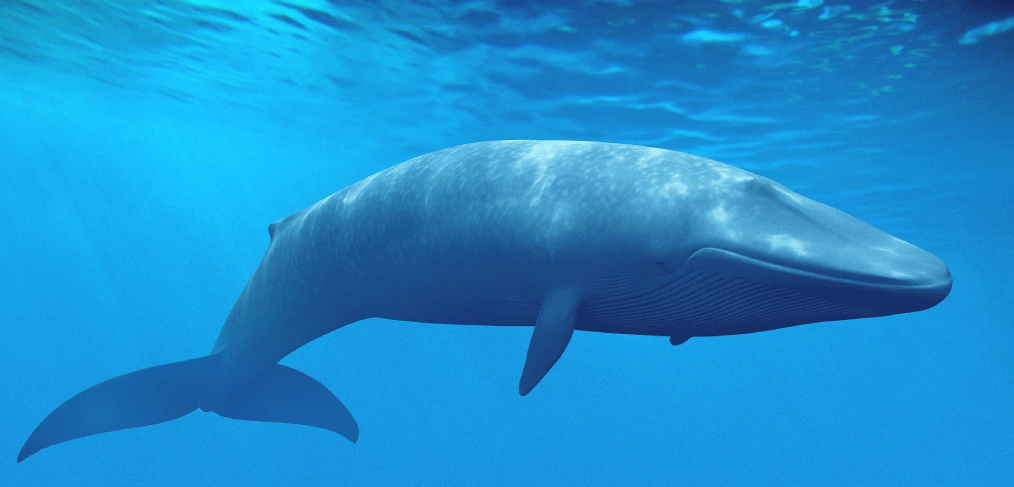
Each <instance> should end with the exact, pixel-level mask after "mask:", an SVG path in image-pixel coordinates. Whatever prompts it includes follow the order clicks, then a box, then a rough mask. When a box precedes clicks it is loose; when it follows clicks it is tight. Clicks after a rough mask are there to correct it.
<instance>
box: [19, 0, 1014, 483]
mask: <svg viewBox="0 0 1014 487" xmlns="http://www.w3.org/2000/svg"><path fill="white" fill-rule="evenodd" d="M526 138H530V139H577V140H594V141H608V142H622V143H632V144H641V145H648V146H653V147H661V148H666V149H672V150H678V151H683V152H689V153H693V154H697V155H701V156H705V157H709V158H713V159H716V160H719V161H722V162H726V163H729V164H733V165H736V166H739V167H742V168H744V169H747V170H749V171H753V172H756V173H758V174H761V175H764V176H767V177H770V178H772V179H774V180H776V181H779V182H781V183H782V184H784V185H786V186H788V187H789V188H791V189H793V190H795V191H797V192H799V193H801V194H803V195H805V196H808V197H810V198H813V199H815V200H817V201H820V202H823V203H826V204H829V205H831V206H833V207H836V208H839V209H841V210H844V211H846V212H848V213H850V214H852V215H855V216H857V217H859V218H861V219H863V220H865V221H867V222H869V223H871V224H873V225H875V226H877V227H879V228H881V229H883V230H885V231H887V232H889V233H891V234H893V235H896V236H898V237H900V238H902V239H904V240H906V241H909V242H911V243H913V244H915V245H917V246H919V247H921V248H924V249H926V250H928V251H930V252H932V253H934V254H935V255H937V256H938V257H940V258H941V259H943V260H944V261H945V262H946V263H947V264H948V265H949V267H950V270H951V273H952V274H953V276H954V288H953V291H952V293H951V295H950V296H949V297H948V298H947V299H946V300H945V301H944V302H943V303H941V304H939V305H938V306H936V307H934V308H932V309H929V310H927V311H923V312H919V313H913V314H907V315H900V316H891V317H884V318H875V319H864V320H856V321H844V322H831V323H818V324H811V325H805V326H799V327H793V328H787V329H781V330H776V331H770V332H764V333H757V334H751V335H741V336H730V337H715V338H693V339H691V340H690V341H688V342H687V343H685V344H683V345H680V346H678V347H673V346H671V345H670V344H669V342H668V340H667V339H666V338H664V337H643V336H624V335H605V334H595V333H586V332H579V333H576V334H575V336H574V338H573V340H572V341H571V344H570V346H569V347H568V351H567V353H566V354H564V356H563V358H562V359H561V360H560V362H559V363H558V364H557V365H556V366H555V367H554V368H553V371H552V372H551V373H550V374H548V376H547V377H546V378H545V379H544V380H543V381H542V383H541V385H540V386H539V387H538V388H537V389H536V390H535V391H534V392H533V393H532V394H530V395H529V396H527V397H520V396H519V395H518V392H517V381H518V378H519V376H520V373H521V368H522V365H523V363H524V359H525V351H526V349H527V346H528V341H529V339H530V336H531V328H527V327H517V328H515V327H506V328H497V327H481V326H449V325H435V324H415V323H402V322H394V321H388V320H380V319H371V320H366V321H362V322H358V323H355V324H353V325H350V326H347V327H345V328H342V329H340V330H338V331H336V332H334V333H332V334H330V335H328V336H325V337H324V338H321V339H318V340H316V341H314V342H312V343H310V344H308V345H307V346H305V347H303V348H301V349H300V350H298V351H296V352H295V353H293V354H292V355H291V356H289V357H287V358H286V359H285V360H283V362H282V363H284V364H287V365H290V366H292V367H295V368H297V369H299V370H301V371H303V372H305V373H307V374H308V375H310V376H312V377H314V378H316V379H318V380H319V381H320V382H322V383H323V384H325V385H326V386H327V387H328V388H330V389H331V390H332V391H333V392H334V393H335V394H336V395H337V396H338V397H339V398H341V400H342V401H343V402H344V403H345V405H346V406H348V408H349V410H350V411H351V412H352V414H353V415H354V416H355V417H356V419H357V421H358V423H359V426H360V428H361V430H362V433H361V436H360V440H359V443H358V444H352V443H350V442H348V441H346V440H345V439H344V438H342V437H340V436H338V435H336V434H334V433H331V432H328V431H324V430H318V429H312V428H307V427H301V426H292V425H280V424H268V423H253V422H246V421H235V420H228V419H225V418H221V417H218V416H216V415H214V414H204V413H196V414H191V415H189V416H186V417H185V418H182V419H179V420H176V421H172V422H169V423H164V424H160V425H156V426H151V427H146V428H139V429H132V430H126V431H120V432H114V433H108V434H103V435H98V436H93V437H88V438H84V439H79V440H75V441H71V442H68V443H64V444H60V445H57V446H54V447H51V448H48V449H45V450H43V451H41V452H39V453H38V454H36V455H35V456H33V457H31V458H29V459H28V460H26V461H25V462H23V463H20V464H18V463H15V458H16V456H17V452H18V450H19V449H20V448H21V445H22V444H23V443H24V441H25V439H27V437H28V435H29V434H30V433H31V431H32V430H33V429H34V428H35V426H36V425H37V424H38V423H39V422H40V421H41V420H42V419H43V418H44V417H45V416H46V415H47V414H48V413H49V412H50V411H52V410H53V408H55V407H56V406H58V405H59V404H61V403H62V402H63V401H65V400H66V399H68V398H70V397H71V396H73V395H74V394H76V393H78V392H80V391H82V390H84V389H85V388H87V387H90V386H92V385H94V384H96V383H98V382H100V381H103V380H106V379H108V378H111V377H113V376H116V375H120V374H123V373H126V372H130V371H133V370H137V369H140V368H143V367H149V366H153V365H158V364H163V363H167V362H173V361H178V360H183V359H187V358H192V357H197V356H201V355H205V354H206V353H207V352H208V351H209V350H210V349H211V346H212V344H213V343H214V340H215V338H216V337H217V335H218V331H219V329H220V327H221V325H222V323H223V321H224V320H225V317H226V315H227V314H228V312H229V310H230V309H231V307H232V305H233V303H234V301H235V299H236V297H237V296H238V295H239V293H240V291H241V290H242V288H243V285H244V284H245V282H246V280H247V278H248V277H249V276H250V274H251V273H252V272H253V270H254V268H255V266H256V265H257V263H258V261H259V260H260V257H261V255H262V253H263V252H264V250H265V249H266V247H267V243H268V234H267V231H266V229H267V225H268V224H269V223H271V222H273V221H275V220H277V219H279V218H282V217H284V216H286V215H289V214H290V213H293V212H295V211H297V210H299V209H302V208H304V207H306V206H308V205H310V204H312V203H314V202H316V201H318V200H320V199H321V198H323V197H325V196H327V195H329V194H331V193H333V192H335V191H337V190H339V189H341V188H343V187H345V186H347V185H349V184H351V183H353V182H355V181H357V180H359V179H361V178H363V177H365V176H367V175H369V174H372V173H374V172H376V171H378V170H380V169H383V168H385V167H388V166H391V165H393V164H396V163H398V162H401V161H404V160H406V159H409V158H411V157H414V156H417V155H421V154H423V153H426V152H430V151H433V150H437V149H441V148H444V147H449V146H452V145H456V144H462V143H468V142H475V141H482V140H493V139H526ZM1012 183H1014V4H1012V3H1011V2H1006V1H998V2H994V3H990V2H972V1H957V2H941V1H918V0H896V1H851V0H833V1H823V2H822V1H821V0H798V1H789V2H786V3H773V2H760V1H751V0H723V1H703V0H698V1H688V2H667V1H657V2H641V1H624V0H611V1H583V2H582V1H541V2H515V1H493V0H476V1H469V2H455V1H441V0H417V1H414V2H412V1H394V0H386V1H366V0H361V1H358V0H286V1H281V0H273V1H244V2H239V1H224V0H206V1H198V0H194V1H184V0H163V1H156V0H133V1H128V0H123V1H112V0H89V1H70V0H65V1H58V0H53V1H46V2H30V1H26V0H0V227H2V229H0V276H2V283H3V284H2V287H0V324H2V326H0V354H2V357H3V358H2V360H0V393H2V398H3V401H2V403H0V418H2V421H0V483H2V484H3V485H24V486H30V485H47V486H48V485H103V486H114V485H124V486H128V485H129V486H135V485H146V486H157V485H248V486H258V485H462V484H464V485H475V484H505V485H563V484H572V485H787V484H809V485H1014V477H1012V472H1014V419H1012V416H1014V415H1012V414H1011V412H1012V411H1014V365H1012V357H1014V333H1012V329H1014V327H1012V324H1014V318H1012V317H1011V310H1012V309H1014V297H1012V293H1014V291H1012V290H1014V285H1012V284H1011V277H1012V275H1014V259H1012V258H1011V252H1012V249H1014V218H1012V213H1014V211H1012V208H1014V191H1012V188H1011V186H1012Z"/></svg>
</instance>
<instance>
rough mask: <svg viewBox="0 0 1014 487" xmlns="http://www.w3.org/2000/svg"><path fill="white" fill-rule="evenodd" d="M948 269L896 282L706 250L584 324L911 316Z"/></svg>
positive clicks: (712, 332) (720, 325)
mask: <svg viewBox="0 0 1014 487" xmlns="http://www.w3.org/2000/svg"><path fill="white" fill-rule="evenodd" d="M942 274H943V275H941V276H940V277H939V279H937V280H934V281H933V282H916V283H911V282H906V283H903V284H891V283H885V282H883V281H884V279H882V278H877V277H874V278H872V279H869V280H860V279H855V278H854V277H853V276H849V277H848V278H846V277H840V276H835V275H834V274H832V273H830V272H828V273H826V274H823V273H817V272H812V271H808V270H800V269H794V268H791V267H787V266H784V265H779V264H774V263H771V262H765V261H763V260H760V259H756V258H752V257H747V256H744V255H741V254H738V253H735V252H731V251H728V250H722V249H717V248H703V249H700V250H698V251H696V252H694V254H693V255H691V256H690V258H689V259H687V261H686V262H685V263H684V264H683V265H682V266H681V267H680V268H679V269H678V270H677V271H676V272H674V273H673V274H671V275H670V278H669V279H667V280H666V282H665V284H663V285H662V286H661V287H658V288H655V289H651V290H648V289H643V290H641V291H640V292H632V293H627V294H624V295H622V296H617V297H614V298H612V299H607V300H604V301H600V302H598V303H594V304H592V305H590V306H589V308H588V309H587V317H588V319H589V321H590V323H589V326H588V327H587V328H586V329H590V330H595V331H607V328H609V329H622V330H624V331H623V332H624V333H637V334H645V335H669V336H680V337H689V336H720V335H738V334H744V333H753V332H758V331H766V330H773V329H777V328H785V327H789V326H795V325H802V324H806V323H816V322H822V321H839V320H850V319H856V318H871V317H876V316H886V315H892V314H898V313H909V312H913V311H920V310H923V309H926V308H930V307H932V306H934V305H936V304H937V303H939V302H940V301H942V300H943V299H944V298H945V297H946V296H947V294H948V293H949V292H950V289H951V276H950V273H949V272H947V271H946V268H944V269H943V273H942ZM609 331H611V330H609Z"/></svg>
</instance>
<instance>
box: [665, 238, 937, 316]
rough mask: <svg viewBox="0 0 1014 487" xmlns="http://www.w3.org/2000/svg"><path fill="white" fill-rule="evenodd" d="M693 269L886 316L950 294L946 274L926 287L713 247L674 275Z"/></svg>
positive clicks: (700, 252) (927, 304) (926, 305)
mask: <svg viewBox="0 0 1014 487" xmlns="http://www.w3.org/2000/svg"><path fill="white" fill-rule="evenodd" d="M696 270H703V271H707V272H713V273H718V274H721V275H724V276H726V277H727V278H740V279H747V280H750V281H754V282H763V283H765V284H768V285H775V286H779V287H783V288H790V289H793V290H795V291H797V292H803V293H806V294H810V295H813V296H819V297H821V298H824V299H828V300H831V301H836V302H842V303H849V304H853V305H857V306H864V307H865V306H870V305H875V307H877V308H881V309H882V310H883V311H886V312H887V313H888V314H894V313H899V312H907V311H918V310H922V309H926V308H929V307H932V306H934V305H936V304H937V303H939V302H940V301H942V300H943V299H944V298H945V297H946V296H947V294H948V293H950V290H951V284H952V279H951V277H950V274H947V278H946V279H942V280H939V281H937V282H931V283H927V284H921V283H920V284H896V283H884V282H875V281H868V280H859V279H852V278H847V277H839V276H834V275H829V274H823V273H818V272H813V271H809V270H803V269H797V268H793V267H788V266H785V265H782V264H775V263H772V262H767V261H764V260H760V259H757V258H753V257H749V256H746V255H742V254H739V253H737V252H732V251H729V250H723V249H718V248H713V247H705V248H702V249H700V250H698V251H696V252H694V253H693V255H691V256H690V258H688V259H687V261H686V262H685V263H684V264H683V266H682V267H681V268H680V270H679V271H678V272H679V273H687V272H693V271H696Z"/></svg>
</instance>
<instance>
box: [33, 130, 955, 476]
mask: <svg viewBox="0 0 1014 487" xmlns="http://www.w3.org/2000/svg"><path fill="white" fill-rule="evenodd" d="M269 231H270V232H271V235H272V239H271V244H270V245H269V246H268V250H267V253H266V254H265V255H264V258H263V259H262V260H261V263H260V265H258V266H257V270H256V271H255V272H254V274H253V276H252V277H251V278H250V281H249V282H248V283H247V286H246V288H245V289H244V290H243V293H242V294H241V295H240V297H239V299H238V300H237V301H236V304H235V306H234V307H233V309H232V312H231V313H230V314H229V317H228V319H227V320H226V323H225V326H224V327H223V329H222V332H221V334H220V335H219V338H218V341H217V343H216V344H215V346H214V349H213V350H212V353H211V354H209V355H207V356H204V357H197V358H193V359H189V360H183V361H179V362H172V363H168V364H163V365H158V366H154V367H148V368H145V369H140V370H137V371H134V372H130V373H127V374H123V375H120V376H117V377H113V378H112V379H109V380H106V381H103V382H100V383H98V384H96V385H94V386H92V387H90V388H88V389H86V390H84V391H82V392H80V393H78V394H77V395H75V396H73V397H71V398H70V399H68V400H67V401H65V402H64V403H63V404H61V405H60V406H58V407H57V408H56V409H54V410H53V412H51V413H50V414H49V415H48V416H46V418H45V419H43V420H42V422H41V423H40V424H39V425H38V426H37V427H36V428H35V430H34V431H33V432H32V433H31V435H30V436H29V437H28V439H27V440H26V441H25V444H24V446H22V448H21V451H20V452H19V453H18V461H19V462H20V461H23V460H24V459H26V458H28V457H29V456H31V455H34V454H35V453H37V452H39V451H40V450H42V449H44V448H48V447H50V446H52V445H56V444H58V443H62V442H65V441H69V440H73V439H75V438H82V437H85V436H91V435H96V434H101V433H106V432H110V431H117V430H122V429H127V428H137V427H141V426H147V425H152V424H158V423H163V422H166V421H172V420H174V419H177V418H180V417H183V416H185V415H187V414H190V413H191V412H193V411H195V410H196V409H198V408H201V409H203V410H205V411H210V412H214V413H216V414H218V415H220V416H223V417H226V418H233V419H242V420H249V421H262V422H274V423H293V424H302V425H307V426H312V427H316V428H322V429H326V430H330V431H334V432H336V433H338V434H340V435H342V436H344V437H345V438H348V439H349V440H350V441H353V442H355V441H357V440H358V438H359V426H358V424H357V423H356V421H355V419H354V418H353V417H352V414H351V412H349V411H348V409H347V408H346V407H345V405H344V404H342V403H341V401H340V400H339V399H338V398H337V397H335V395H334V394H333V393H331V391H329V390H328V389H327V387H325V386H324V385H323V384H321V383H319V382H318V381H316V380H315V379H313V378H312V377H310V376H308V375H306V374H304V373H302V372H299V371H297V370H294V369H292V368H289V367H286V366H284V365H280V364H278V363H277V362H278V361H279V360H281V359H282V358H283V357H285V356H286V355H288V354H289V353H291V352H292V351H293V350H296V349H297V348H299V347H301V346H303V345H304V344H306V343H308V342H310V341H312V340H314V339H316V338H317V337H320V336H321V335H324V334H326V333H328V332H330V331H332V330H335V329H337V328H340V327H342V326H345V325H347V324H349V323H352V322H355V321H358V320H361V319H363V318H368V317H381V318H389V319H395V320H404V321H417V322H430V323H450V324H476V325H513V326H517V325H520V326H534V330H533V332H532V339H531V341H530V343H529V347H528V352H527V357H526V359H525V365H524V368H523V369H522V371H521V380H520V382H519V384H518V392H519V393H520V394H521V395H525V394H528V393H529V392H530V391H531V390H532V389H533V388H534V387H535V386H536V384H538V383H539V381H540V380H541V379H542V378H543V377H544V376H545V375H546V373H548V372H549V370H550V369H551V368H552V366H553V365H554V364H555V363H556V361H557V360H558V359H559V358H560V357H561V355H562V354H563V352H564V350H565V349H566V347H567V344H568V343H569V342H570V339H571V336H572V335H573V333H574V330H575V329H576V330H588V331H598V332H606V333H626V334H640V335H660V336H669V339H670V342H671V343H672V344H674V345H678V344H680V343H683V342H685V341H686V340H687V339H689V338H690V337H694V336H715V335H729V334H737V333H751V332H756V331H763V330H770V329H774V328H782V327H786V326H794V325H800V324H804V323H814V322H819V321H833V320H845V319H852V318H863V317H871V316H883V315H889V314H895V313H906V312H911V311H918V310H922V309H926V308H929V307H931V306H933V305H935V304H937V303H939V302H940V301H941V300H943V299H944V297H946V296H947V293H948V292H950V289H951V276H950V273H949V272H948V270H947V266H946V265H944V263H943V262H941V261H940V260H939V259H937V258H936V257H934V256H932V255H930V254H929V253H927V252H925V251H923V250H920V249H918V248H916V247H915V246H913V245H910V244H908V243H905V242H903V241H901V240H899V239H897V238H894V237H892V236H890V235H888V234H886V233H884V232H882V231H880V230H877V229H876V228H873V227H871V226H870V225H867V224H865V223H863V222H861V221H859V220H857V219H855V218H853V217H851V216H849V215H846V214H845V213H842V212H840V211H838V210H835V209H833V208H829V207H827V206H825V205H822V204H820V203H817V202H815V201H812V200H809V199H807V198H804V197H802V196H800V195H798V194H796V193H793V192H792V191H789V190H788V189H786V188H785V187H783V186H781V185H779V184H777V183H774V182H772V181H770V180H768V179H765V178H762V177H760V176H756V175H753V174H750V173H748V172H746V171H742V170H739V169H736V168H733V167H730V166H727V165H725V164H722V163H719V162H715V161H711V160H708V159H703V158H700V157H696V156H691V155H688V154H681V153H679V152H670V151H665V150H659V149H650V148H647V147H637V146H630V145H618V144H603V143H593V142H538V141H500V142H483V143H478V144H470V145H464V146H460V147H453V148H450V149H446V150H442V151H438V152H434V153H432V154H427V155H424V156H421V157H417V158H415V159H412V160H410V161H407V162H404V163H402V164H399V165H397V166H394V167H392V168H390V169H387V170H385V171H381V172H379V173H377V174H375V175H373V176H370V177H368V178H366V179H364V180H362V181H360V182H358V183H356V184H353V185H352V186H349V187H348V188H345V189H343V190H341V191H339V192H337V193H335V194H333V195H331V196H329V197H328V198H325V199H324V200H323V201H320V202H319V203H317V204H315V205H313V206H311V207H309V208H307V209H305V210H303V211H300V212H298V213H296V214H294V215H291V216H289V217H287V218H284V219H282V220H279V221H277V222H275V223H273V224H272V225H271V226H270V227H269Z"/></svg>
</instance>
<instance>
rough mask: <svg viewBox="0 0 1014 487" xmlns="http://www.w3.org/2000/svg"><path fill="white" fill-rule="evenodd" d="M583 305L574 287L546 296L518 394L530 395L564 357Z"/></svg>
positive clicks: (537, 320)
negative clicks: (579, 307) (578, 313)
mask: <svg viewBox="0 0 1014 487" xmlns="http://www.w3.org/2000/svg"><path fill="white" fill-rule="evenodd" d="M580 303H581V293H580V292H578V290H577V289H575V288H572V287H561V288H556V289H552V290H550V291H549V292H548V293H546V299H545V300H543V302H542V308H540V309H539V317H538V319H536V321H535V331H533V332H532V341H531V343H529V344H528V358H527V359H525V368H524V370H523V371H522V372H521V384H520V386H519V387H518V390H519V391H520V392H521V395H522V396H524V395H527V394H528V393H529V392H531V390H532V388H534V387H535V385H536V384H538V383H539V381H540V380H542V378H543V377H545V376H546V373H547V372H549V369H551V368H552V367H553V364H555V363H556V361H557V360H559V359H560V356H561V355H563V351H564V350H565V349H566V348H567V344H568V343H570V337H571V336H573V335H574V326H575V325H576V324H577V307H578V305H579V304H580Z"/></svg>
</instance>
